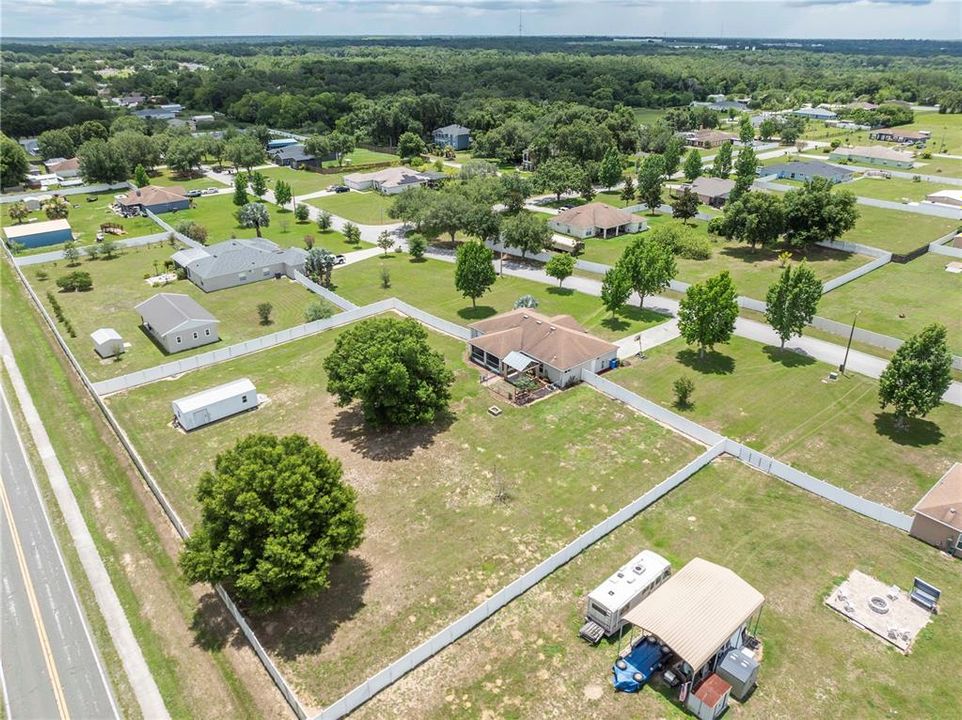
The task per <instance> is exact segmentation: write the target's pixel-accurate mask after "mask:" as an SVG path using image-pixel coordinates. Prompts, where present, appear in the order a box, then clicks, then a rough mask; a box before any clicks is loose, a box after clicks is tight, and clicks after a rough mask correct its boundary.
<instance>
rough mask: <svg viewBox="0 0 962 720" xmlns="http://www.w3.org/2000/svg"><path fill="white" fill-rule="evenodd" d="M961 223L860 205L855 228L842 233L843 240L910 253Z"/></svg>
mask: <svg viewBox="0 0 962 720" xmlns="http://www.w3.org/2000/svg"><path fill="white" fill-rule="evenodd" d="M858 182H859V183H862V182H867V181H864V180H859V181H858ZM878 182H885V181H878ZM909 182H911V181H909ZM959 225H960V222H959V221H958V220H950V219H948V218H940V217H932V216H930V215H920V214H918V213H912V212H905V211H903V210H883V209H882V208H876V207H869V206H868V205H859V206H858V221H857V222H856V223H855V227H854V228H852V229H851V230H849V231H848V232H847V233H845V234H844V235H843V236H842V240H845V241H846V242H854V243H861V244H863V245H870V246H871V247H877V248H881V249H882V250H888V251H889V252H896V253H906V252H910V251H911V250H915V249H916V248H919V247H922V246H923V245H928V244H929V243H930V242H934V241H935V240H938V239H939V238H940V237H942V236H943V235H945V234H946V233H948V232H950V231H952V230H953V229H955V228H957V227H959Z"/></svg>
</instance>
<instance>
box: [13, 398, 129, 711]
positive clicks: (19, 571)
mask: <svg viewBox="0 0 962 720" xmlns="http://www.w3.org/2000/svg"><path fill="white" fill-rule="evenodd" d="M0 454H2V458H0V548H2V552H0V581H2V582H0V602H2V606H0V637H2V638H3V640H2V642H0V681H2V686H3V695H4V705H5V708H6V711H7V717H8V718H9V719H10V720H33V719H34V718H36V719H38V720H41V719H42V720H54V719H56V718H63V719H66V718H71V720H81V719H83V720H86V719H87V718H91V719H95V720H101V719H105V718H119V717H120V715H119V712H118V710H117V707H116V704H115V702H114V698H113V692H112V690H111V688H110V685H109V682H108V680H107V677H106V674H105V672H104V670H103V665H102V663H101V660H100V656H99V655H98V653H97V651H96V649H95V648H94V645H93V641H92V640H91V637H90V634H89V632H88V629H87V625H86V620H85V619H84V616H83V613H82V611H81V609H80V605H79V603H78V601H77V597H76V594H75V593H74V590H73V586H72V585H71V583H70V578H69V577H68V576H67V571H66V568H65V567H64V563H63V558H62V557H61V555H60V549H59V548H58V546H57V541H56V538H55V537H54V534H53V530H52V529H51V527H50V522H49V520H48V518H47V514H46V510H45V508H44V503H43V501H42V499H41V497H40V492H39V488H38V487H37V484H36V479H35V477H34V475H33V472H32V470H31V468H30V466H29V464H28V461H27V457H26V454H25V452H24V450H23V446H22V444H21V442H20V438H19V435H18V433H17V430H16V426H15V425H14V423H13V418H12V417H11V415H10V409H9V407H8V405H7V401H6V398H5V397H4V398H3V402H0Z"/></svg>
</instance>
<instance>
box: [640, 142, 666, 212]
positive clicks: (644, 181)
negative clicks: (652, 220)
mask: <svg viewBox="0 0 962 720" xmlns="http://www.w3.org/2000/svg"><path fill="white" fill-rule="evenodd" d="M664 172H665V164H664V160H662V157H661V155H656V154H651V155H649V156H648V157H646V158H645V159H644V160H643V161H642V163H641V168H639V170H638V199H639V200H641V201H642V202H643V203H644V204H645V205H647V206H648V212H650V213H654V212H655V211H656V210H657V209H658V208H659V207H661V191H662V186H663V184H664V181H665V176H664Z"/></svg>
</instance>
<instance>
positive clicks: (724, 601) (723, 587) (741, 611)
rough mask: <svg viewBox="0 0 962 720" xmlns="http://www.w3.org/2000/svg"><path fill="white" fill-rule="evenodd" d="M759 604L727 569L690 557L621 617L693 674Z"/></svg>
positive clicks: (762, 598)
mask: <svg viewBox="0 0 962 720" xmlns="http://www.w3.org/2000/svg"><path fill="white" fill-rule="evenodd" d="M764 602H765V596H764V595H762V594H761V593H760V592H758V590H756V589H755V588H753V587H752V586H751V585H749V584H748V583H747V582H745V581H744V580H742V579H741V578H740V577H738V575H736V574H735V573H734V572H732V571H731V570H729V569H728V568H726V567H722V566H721V565H716V564H715V563H712V562H708V561H707V560H702V559H701V558H694V559H693V560H692V561H691V562H690V563H688V564H687V565H685V567H683V568H682V569H681V570H679V571H678V572H677V573H676V574H675V575H672V576H671V577H670V578H668V580H666V581H665V583H664V584H663V585H662V586H661V587H660V588H658V589H657V590H655V591H654V592H653V593H652V594H651V595H649V596H648V597H647V598H645V599H644V600H642V601H641V602H640V603H639V604H638V605H636V606H635V607H634V608H633V609H631V610H629V611H628V612H627V613H626V614H625V616H624V618H625V619H626V620H627V621H628V622H630V623H631V624H632V625H635V626H637V627H639V628H641V629H643V630H645V631H647V632H649V633H651V634H652V635H655V636H657V637H658V639H659V640H661V641H662V642H663V643H665V644H666V645H668V647H670V648H671V649H672V650H674V651H675V652H676V653H677V654H678V655H679V656H680V657H681V658H682V659H683V660H684V661H685V662H687V663H688V664H689V665H691V667H692V668H694V669H695V670H697V669H698V668H700V667H701V666H702V665H704V664H705V663H706V662H707V661H708V660H709V659H711V657H712V656H713V655H714V654H715V652H716V651H717V650H718V648H720V647H721V646H722V645H724V644H725V641H726V640H727V639H728V638H729V637H731V636H732V634H733V633H734V632H735V631H736V630H738V628H739V627H740V626H741V625H742V623H744V622H745V621H746V620H748V618H750V617H751V616H752V615H754V614H755V611H756V610H758V608H760V607H761V606H762V603H764Z"/></svg>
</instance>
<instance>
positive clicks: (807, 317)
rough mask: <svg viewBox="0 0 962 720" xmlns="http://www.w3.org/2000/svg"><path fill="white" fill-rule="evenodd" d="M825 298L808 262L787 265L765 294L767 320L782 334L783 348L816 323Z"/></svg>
mask: <svg viewBox="0 0 962 720" xmlns="http://www.w3.org/2000/svg"><path fill="white" fill-rule="evenodd" d="M821 298H822V283H821V281H819V279H818V278H817V277H816V276H815V273H814V272H813V271H812V269H811V268H810V267H808V265H806V264H805V263H804V262H803V263H802V264H801V265H799V266H798V267H796V268H793V267H792V265H791V263H789V264H787V265H786V266H785V269H784V270H782V274H781V275H779V277H778V280H777V281H776V282H775V283H773V284H772V286H771V287H769V288H768V294H767V295H766V296H765V320H767V321H768V324H769V325H771V326H772V329H773V330H774V331H775V332H776V333H777V334H778V337H779V339H780V340H781V347H782V348H784V347H785V343H786V342H787V341H788V340H791V339H792V337H794V336H795V335H801V334H802V331H803V330H804V329H805V326H806V325H808V324H809V323H810V322H812V318H814V317H815V311H816V310H818V301H819V300H821Z"/></svg>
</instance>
